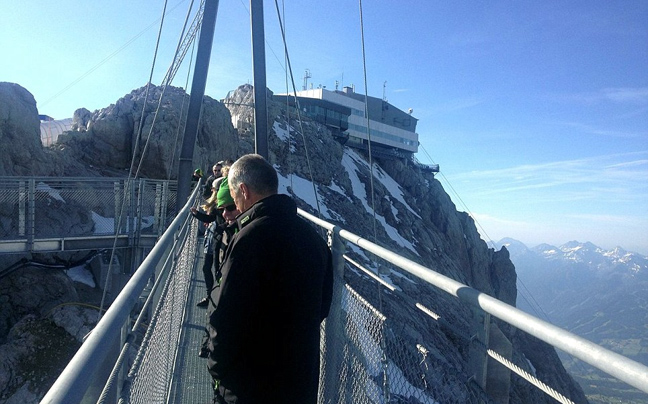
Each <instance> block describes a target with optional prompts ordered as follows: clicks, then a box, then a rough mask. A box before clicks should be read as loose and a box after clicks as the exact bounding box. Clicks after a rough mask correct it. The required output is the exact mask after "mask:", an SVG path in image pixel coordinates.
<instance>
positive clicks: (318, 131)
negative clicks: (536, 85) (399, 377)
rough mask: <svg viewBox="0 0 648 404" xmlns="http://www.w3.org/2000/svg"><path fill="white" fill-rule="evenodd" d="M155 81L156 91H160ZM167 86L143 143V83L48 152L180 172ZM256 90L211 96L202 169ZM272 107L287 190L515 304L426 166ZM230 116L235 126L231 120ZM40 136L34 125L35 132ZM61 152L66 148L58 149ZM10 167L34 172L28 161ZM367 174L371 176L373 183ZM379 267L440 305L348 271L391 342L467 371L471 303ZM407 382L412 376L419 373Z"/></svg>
mask: <svg viewBox="0 0 648 404" xmlns="http://www.w3.org/2000/svg"><path fill="white" fill-rule="evenodd" d="M155 91H157V92H159V91H160V89H155ZM155 91H154V93H155ZM167 91H168V92H170V93H171V95H172V98H171V99H169V101H168V102H167V101H165V102H163V103H162V108H161V110H160V111H163V112H159V113H158V118H157V119H158V121H159V122H162V124H163V125H164V124H166V127H163V129H158V128H156V129H155V130H154V131H150V127H151V122H152V119H153V116H154V111H155V110H156V109H157V104H155V103H147V109H146V112H145V120H144V122H145V125H144V128H145V130H143V131H142V135H141V136H140V142H139V145H140V146H139V147H138V146H137V144H138V142H137V136H136V133H137V132H136V128H137V127H138V124H139V120H140V117H141V107H142V105H143V103H144V102H143V97H144V89H139V90H135V91H133V92H132V93H131V94H128V95H126V96H125V97H124V98H122V99H120V100H119V101H117V103H116V104H115V105H111V106H110V107H108V108H105V109H103V110H101V111H95V112H94V113H90V112H89V111H87V110H78V111H77V113H75V117H74V119H75V124H74V131H73V132H68V133H67V134H65V135H63V136H61V137H59V142H58V144H57V145H55V146H54V147H52V149H51V150H50V152H51V154H52V155H54V156H62V155H64V156H66V157H65V159H69V160H71V161H73V163H72V162H69V163H66V164H67V165H66V166H64V167H68V168H69V167H74V168H75V169H77V170H80V169H81V168H83V170H86V171H84V172H83V173H84V175H87V174H85V173H90V172H93V173H95V174H101V173H111V172H120V170H121V171H123V170H125V169H127V168H128V167H129V164H130V160H129V158H130V157H129V156H130V155H131V153H132V151H133V150H135V152H136V154H138V155H142V154H144V155H145V159H144V160H143V161H145V162H146V163H145V164H144V165H143V168H142V173H144V174H145V175H148V176H153V177H156V178H166V177H167V176H169V174H170V173H173V172H176V171H177V163H173V164H169V162H170V161H172V160H173V150H175V148H174V147H173V146H172V145H173V144H174V142H175V134H176V131H177V124H175V123H174V122H176V118H177V116H179V115H180V114H181V112H180V111H181V105H182V96H183V93H182V91H181V90H177V89H175V90H174V89H170V90H167ZM251 97H252V88H251V86H249V85H246V86H241V87H239V89H237V91H235V92H233V93H232V94H231V96H230V97H229V98H228V99H227V100H226V102H225V105H226V106H227V108H228V109H225V106H224V105H223V104H221V103H219V102H216V101H214V100H211V99H206V100H205V104H204V109H203V115H202V121H203V123H202V124H201V128H200V132H199V135H198V139H197V149H196V150H197V151H196V154H195V156H194V163H195V165H196V166H202V167H204V168H205V167H208V166H209V165H211V163H213V162H214V161H216V160H220V159H223V158H235V157H236V156H239V155H242V154H245V153H249V152H252V151H253V139H252V135H251V132H252V130H251V122H252V117H253V115H252V110H251V108H249V107H248V106H247V105H250V104H251V102H250V101H251ZM153 98H154V99H155V97H153ZM32 99H33V98H32ZM268 108H269V111H268V112H269V113H268V116H269V117H270V118H269V119H270V122H269V123H268V127H269V128H271V130H270V134H269V138H268V143H269V149H270V158H269V160H270V161H271V163H272V164H274V165H275V167H276V168H277V171H278V172H279V174H280V176H281V177H282V178H283V181H285V184H286V187H285V191H286V192H288V193H291V194H292V195H293V197H294V198H295V199H296V200H297V201H298V204H299V206H300V207H301V208H303V209H304V210H307V211H310V212H312V213H317V206H318V205H319V210H320V214H322V215H323V217H325V218H326V219H327V220H330V221H333V222H337V223H338V224H340V225H341V226H342V227H344V228H346V229H348V230H349V231H352V232H353V233H356V234H358V235H360V236H362V237H365V238H367V239H369V240H375V242H376V243H378V244H380V245H383V246H386V247H388V248H390V249H392V250H394V251H396V252H397V253H399V254H401V255H403V256H405V257H408V258H410V259H412V260H413V261H415V262H419V263H420V264H422V265H424V266H426V267H429V268H431V269H433V270H435V271H438V272H440V273H442V274H444V275H447V276H449V277H451V278H453V279H456V280H457V281H460V282H462V283H466V284H468V285H470V286H472V287H474V288H477V289H479V290H481V291H483V292H485V293H488V294H490V295H492V296H495V297H497V298H499V299H501V300H503V301H505V302H507V303H509V304H515V299H516V286H515V284H516V282H515V281H516V275H515V268H514V267H513V264H512V263H511V261H510V259H509V256H508V252H507V250H506V249H501V250H500V251H494V250H493V249H489V248H488V247H487V246H486V244H485V242H484V241H483V240H481V238H480V237H479V234H478V232H477V230H476V228H475V225H474V223H473V220H472V219H471V218H470V217H469V216H468V215H467V214H466V213H463V212H458V211H457V210H456V207H455V205H454V204H453V203H452V201H451V200H450V198H449V196H448V195H447V194H446V193H445V191H444V190H443V187H442V186H441V184H440V183H439V182H438V181H437V180H436V179H435V178H434V176H433V175H432V174H431V173H426V172H422V171H420V170H419V169H418V168H417V167H416V166H415V165H412V164H410V163H409V162H407V161H400V160H394V161H381V160H374V161H372V162H371V163H372V164H369V162H368V161H367V160H368V159H367V158H366V156H363V155H362V154H361V153H359V152H356V151H353V150H350V149H348V148H345V147H344V146H343V145H341V144H339V143H338V142H336V141H335V140H334V139H333V137H332V136H331V134H330V133H329V132H328V130H327V129H326V128H325V127H323V126H321V125H319V124H317V123H315V122H312V121H309V120H307V119H305V120H304V121H303V123H301V124H300V123H298V122H296V121H295V117H294V116H293V117H291V118H290V119H288V118H287V117H286V114H285V111H284V110H283V109H285V106H283V105H280V104H278V103H274V102H272V101H270V102H269V107H268ZM32 111H33V109H32ZM232 120H233V121H234V123H235V125H236V128H237V129H238V131H237V130H235V129H234V127H232V123H231V121H232ZM13 127H16V124H13ZM149 132H150V133H151V140H150V141H149V146H148V147H149V148H150V150H147V151H146V152H144V150H143V149H142V148H141V145H142V144H144V139H145V138H146V137H147V136H148V133H149ZM30 133H31V132H30ZM37 134H38V131H37V130H36V131H34V133H33V136H37ZM3 136H5V135H4V134H3ZM14 136H15V135H14ZM34 147H35V149H38V148H37V147H36V146H34ZM147 153H151V154H150V155H148V154H147ZM56 158H59V159H60V158H61V157H52V159H56ZM176 159H177V157H176ZM55 171H56V170H55ZM59 171H60V170H59ZM59 171H56V172H59ZM62 171H64V172H68V171H69V170H67V169H63V170H62ZM15 174H21V175H34V174H37V173H35V172H29V171H28V170H27V171H26V172H24V171H21V172H16V173H15ZM38 174H41V173H38ZM171 177H172V178H173V175H171ZM372 177H373V178H374V181H371V179H372ZM298 180H299V181H304V180H305V181H306V182H308V183H309V184H310V183H311V182H312V183H314V184H316V185H315V188H316V191H317V194H318V195H319V202H318V203H317V204H314V203H312V202H309V201H310V198H308V197H307V196H305V195H304V194H303V193H302V192H301V191H299V190H298V187H297V186H296V185H295V183H294V182H293V181H295V182H297V181H298ZM374 212H375V213H374ZM350 254H355V255H356V257H355V258H357V259H358V260H360V261H362V262H363V263H364V264H365V265H367V266H368V267H375V266H376V265H377V264H376V263H375V261H374V260H372V259H371V258H370V257H367V256H363V255H361V254H358V253H357V252H355V251H351V252H350ZM376 269H377V270H379V271H380V272H381V273H382V274H383V276H385V277H386V278H389V281H390V282H392V283H393V284H394V285H396V286H397V287H398V288H399V289H400V290H402V291H403V292H405V293H406V294H407V295H408V296H411V298H412V299H415V300H416V301H419V302H421V303H422V304H424V305H425V306H426V307H429V308H433V309H435V310H439V311H440V312H441V313H442V314H441V316H442V321H439V322H434V321H431V320H430V319H429V318H427V317H426V316H424V315H422V314H421V312H420V311H418V310H411V309H406V308H402V307H403V306H402V305H399V304H396V303H398V300H399V297H398V296H397V295H393V294H385V295H380V294H379V293H378V292H377V288H376V287H375V285H372V284H371V283H370V282H366V281H364V280H363V279H362V278H361V277H360V275H357V274H356V273H355V272H353V271H349V273H348V274H347V281H348V282H349V283H351V284H352V285H353V286H354V287H356V288H357V289H358V290H359V291H360V292H361V293H362V294H363V296H365V297H366V298H367V299H368V300H369V301H370V302H372V303H373V304H374V305H376V306H378V305H379V301H380V300H381V299H385V300H384V301H385V303H386V304H385V305H384V307H385V314H386V316H387V317H388V319H398V320H399V321H400V323H399V326H398V331H399V332H398V335H394V336H392V337H390V345H389V346H388V350H394V351H398V353H399V354H402V355H417V353H416V352H409V351H407V349H408V348H403V346H405V345H407V346H413V347H415V346H416V343H418V342H420V341H426V343H427V344H428V346H426V348H427V349H429V350H430V352H431V354H430V357H431V358H433V361H434V363H436V364H438V365H439V367H438V369H439V372H443V369H455V372H468V370H467V369H468V361H469V358H468V351H469V344H470V337H471V327H472V320H471V319H472V313H471V312H470V310H468V309H467V308H465V307H463V306H462V305H460V304H459V302H458V300H457V299H455V298H450V297H448V296H447V295H446V294H445V293H443V292H439V291H436V290H434V289H433V288H431V287H429V286H427V285H426V284H424V283H423V282H420V281H417V280H416V279H410V278H409V277H408V276H395V275H394V272H392V271H391V270H390V269H389V268H376ZM0 282H2V280H0ZM7 293H12V292H10V291H8V292H7ZM12 299H13V298H10V301H13V300H12ZM390 303H394V304H390ZM398 307H401V308H398ZM3 310H4V308H3ZM33 314H39V313H33ZM14 320H15V321H14ZM14 320H12V321H7V322H6V323H7V324H6V325H5V329H11V328H12V327H15V326H16V324H18V323H17V322H16V321H19V320H16V319H14ZM389 321H391V320H388V322H389ZM421 324H425V325H426V326H427V327H424V328H425V330H424V331H421ZM499 328H500V329H501V330H502V331H503V333H504V334H505V335H506V337H507V338H508V339H509V340H510V341H511V342H512V344H513V351H514V354H513V356H514V360H515V362H516V363H517V364H519V365H522V366H523V367H525V368H526V369H527V370H528V371H529V372H530V373H534V372H536V374H537V375H538V377H539V378H540V379H542V380H545V381H547V382H548V383H549V384H551V385H552V386H554V387H555V388H557V389H558V390H560V391H562V392H563V394H565V395H567V396H568V397H570V398H571V399H572V400H574V401H575V402H579V403H582V402H586V400H585V398H584V395H583V394H582V391H581V390H580V388H579V387H578V386H577V385H575V384H574V383H573V381H572V380H571V378H570V377H569V376H568V375H567V374H566V373H565V372H564V369H563V368H562V365H561V364H560V361H559V360H558V357H557V356H556V355H555V351H554V350H553V349H552V348H550V347H548V346H547V345H546V344H544V343H541V342H539V341H537V340H534V339H533V338H531V337H529V336H528V335H526V334H524V333H521V332H518V331H516V330H513V329H511V327H507V326H506V325H504V324H499ZM5 340H6V337H5ZM402 342H407V344H403V343H402ZM527 361H528V362H527ZM531 366H533V369H532V368H531ZM457 369H458V370H457ZM534 369H535V370H534ZM430 376H434V375H430ZM436 376H438V377H443V380H444V383H445V384H441V386H442V388H447V389H450V390H453V392H454V393H456V394H454V395H453V396H454V397H460V396H465V397H474V392H475V391H474V390H472V391H471V390H470V388H469V387H468V386H467V385H466V384H464V383H459V384H456V385H454V384H451V383H450V385H446V384H448V383H449V382H448V380H451V379H452V377H450V378H449V379H446V378H445V375H443V374H437V375H436ZM1 380H2V379H0V390H2V389H6V386H2V385H1ZM441 380H442V379H439V381H441ZM464 381H465V380H464ZM412 383H416V381H415V380H413V381H412ZM510 399H511V401H510V402H511V403H529V402H533V403H544V402H546V403H549V402H553V399H550V398H548V397H547V396H545V395H544V394H543V393H540V392H539V391H537V390H536V389H535V388H533V387H528V385H526V384H523V383H520V382H519V379H517V377H516V376H513V377H512V391H511V396H510ZM483 400H485V401H478V402H486V401H487V400H488V399H487V398H486V397H485V396H484V397H483ZM466 402H468V401H466Z"/></svg>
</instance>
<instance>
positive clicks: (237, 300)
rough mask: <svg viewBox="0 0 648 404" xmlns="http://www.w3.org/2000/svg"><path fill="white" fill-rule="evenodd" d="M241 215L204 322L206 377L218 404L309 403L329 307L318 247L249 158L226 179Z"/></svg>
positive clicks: (325, 265)
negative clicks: (209, 376) (206, 330)
mask: <svg viewBox="0 0 648 404" xmlns="http://www.w3.org/2000/svg"><path fill="white" fill-rule="evenodd" d="M228 179H229V186H230V192H231V194H232V197H233V198H234V202H235V204H236V206H237V208H238V210H240V211H241V212H242V213H241V214H240V215H239V216H238V217H237V221H238V226H239V232H238V234H237V235H236V236H235V237H234V239H233V240H232V243H231V244H230V245H229V246H228V249H227V252H226V255H225V260H224V262H223V264H222V267H221V270H222V273H223V278H222V283H221V287H220V288H217V291H216V294H217V296H215V305H216V308H215V309H214V311H213V313H212V314H211V316H210V318H209V323H210V324H209V331H210V344H209V350H210V355H209V359H208V366H209V371H210V373H211V374H212V376H213V378H214V380H215V382H216V384H217V390H216V391H217V397H218V400H220V402H222V403H237V404H250V403H295V404H309V403H315V402H316V401H317V390H318V382H319V357H320V323H321V322H322V320H323V319H324V318H325V317H326V316H327V315H328V312H329V308H330V305H331V299H332V283H333V270H332V261H331V253H330V250H329V249H328V247H327V245H326V243H325V242H324V240H323V239H322V237H320V235H319V234H318V233H317V232H316V231H315V230H314V229H313V228H312V227H311V225H310V224H308V223H307V222H305V221H304V220H302V219H301V218H299V217H298V216H297V206H296V204H295V202H294V201H293V200H292V199H291V198H290V197H289V196H287V195H279V194H277V188H278V179H277V173H276V171H275V170H274V168H273V167H272V166H271V165H270V164H268V162H266V161H265V159H263V157H261V156H259V155H256V154H249V155H246V156H243V157H241V158H240V159H239V160H237V161H236V162H235V163H234V165H232V167H231V169H230V172H229V176H228Z"/></svg>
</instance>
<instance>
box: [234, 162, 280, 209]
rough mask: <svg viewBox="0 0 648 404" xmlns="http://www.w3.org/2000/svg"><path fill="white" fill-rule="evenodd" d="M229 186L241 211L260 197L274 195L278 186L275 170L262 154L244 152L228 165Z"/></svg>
mask: <svg viewBox="0 0 648 404" xmlns="http://www.w3.org/2000/svg"><path fill="white" fill-rule="evenodd" d="M228 179H229V188H230V193H231V195H232V198H233V199H234V203H235V204H236V207H237V208H238V210H240V211H241V212H243V211H245V210H247V209H248V208H250V207H251V206H252V205H254V204H255V203H257V202H258V201H260V200H261V199H263V198H265V197H268V196H270V195H274V194H276V193H277V189H278V188H279V178H278V177H277V171H275V169H274V167H272V166H271V165H270V163H268V162H267V161H266V160H265V159H264V158H263V157H262V156H260V155H258V154H246V155H245V156H243V157H241V158H240V159H238V160H236V161H235V162H234V164H232V166H231V167H230V170H229V174H228Z"/></svg>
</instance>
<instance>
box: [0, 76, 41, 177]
mask: <svg viewBox="0 0 648 404" xmlns="http://www.w3.org/2000/svg"><path fill="white" fill-rule="evenodd" d="M0 144H2V149H3V152H2V153H0V175H33V172H34V170H35V169H36V168H37V167H38V165H39V164H42V163H43V161H44V159H45V153H44V151H43V147H42V146H41V143H40V122H39V119H38V110H37V109H36V100H35V99H34V96H33V95H31V93H30V92H29V91H27V90H25V89H24V88H22V87H20V86H19V85H17V84H13V83H4V82H0ZM7 151H11V152H10V153H8V152H7Z"/></svg>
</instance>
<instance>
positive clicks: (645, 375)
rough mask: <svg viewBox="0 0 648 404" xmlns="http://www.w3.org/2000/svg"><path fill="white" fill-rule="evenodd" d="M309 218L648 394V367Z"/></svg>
mask: <svg viewBox="0 0 648 404" xmlns="http://www.w3.org/2000/svg"><path fill="white" fill-rule="evenodd" d="M298 213H299V214H300V215H301V216H302V217H304V218H305V219H307V220H309V221H311V222H313V223H314V224H316V225H318V226H320V227H323V228H325V229H327V230H329V231H332V232H333V233H335V234H337V235H339V236H340V237H341V238H343V239H345V240H347V241H349V242H351V243H353V244H355V245H357V246H358V247H361V248H363V249H365V250H367V251H370V252H372V253H373V254H375V255H377V256H379V257H381V258H383V259H384V260H386V261H388V262H390V263H392V264H394V265H396V266H398V267H399V268H401V269H403V270H404V271H406V272H408V273H410V274H412V275H414V276H416V277H418V278H420V279H422V280H424V281H426V282H428V283H430V284H432V285H433V286H435V287H437V288H439V289H441V290H443V291H445V292H447V293H449V294H451V295H453V296H455V297H457V298H459V300H461V301H462V302H465V303H468V304H469V305H471V306H473V307H477V308H480V309H481V310H483V311H485V312H486V313H489V314H491V315H493V316H495V317H497V318H499V319H500V320H502V321H505V322H507V323H508V324H511V325H513V326H515V327H517V328H518V329H520V330H523V331H525V332H527V333H529V334H531V335H533V336H534V337H536V338H538V339H540V340H542V341H544V342H546V343H548V344H550V345H552V346H554V347H556V348H558V349H560V350H562V351H564V352H566V353H568V354H570V355H572V356H574V357H576V358H578V359H580V360H582V361H584V362H587V363H589V364H590V365H592V366H594V367H595V368H597V369H599V370H601V371H603V372H605V373H607V374H609V375H611V376H614V377H616V378H617V379H619V380H622V381H624V382H626V383H628V384H629V385H631V386H633V387H636V388H637V389H639V390H641V391H643V392H646V393H648V367H646V366H644V365H642V364H641V363H638V362H635V361H633V360H631V359H629V358H626V357H625V356H623V355H620V354H618V353H616V352H613V351H610V350H608V349H605V348H603V347H601V346H599V345H597V344H595V343H593V342H591V341H588V340H586V339H585V338H582V337H579V336H577V335H575V334H572V333H570V332H569V331H566V330H563V329H562V328H560V327H557V326H555V325H553V324H551V323H548V322H546V321H543V320H541V319H539V318H537V317H535V316H532V315H531V314H528V313H526V312H524V311H522V310H520V309H518V308H516V307H514V306H511V305H509V304H506V303H504V302H502V301H500V300H498V299H495V298H493V297H491V296H489V295H487V294H485V293H482V292H480V291H478V290H476V289H473V288H471V287H469V286H467V285H464V284H463V283H461V282H457V281H455V280H454V279H451V278H449V277H447V276H445V275H442V274H440V273H438V272H435V271H434V270H432V269H430V268H426V267H424V266H422V265H420V264H417V263H416V262H414V261H411V260H409V259H407V258H404V257H401V256H400V255H398V254H396V253H394V252H392V251H389V250H388V249H386V248H383V247H381V246H379V245H377V244H374V243H372V242H371V241H369V240H367V239H365V238H362V237H360V236H358V235H356V234H353V233H351V232H349V231H346V230H344V229H341V228H339V227H338V226H336V225H334V224H331V223H329V222H326V221H325V220H322V219H319V218H317V217H315V216H313V215H311V214H309V213H308V212H306V211H304V210H302V209H298Z"/></svg>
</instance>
